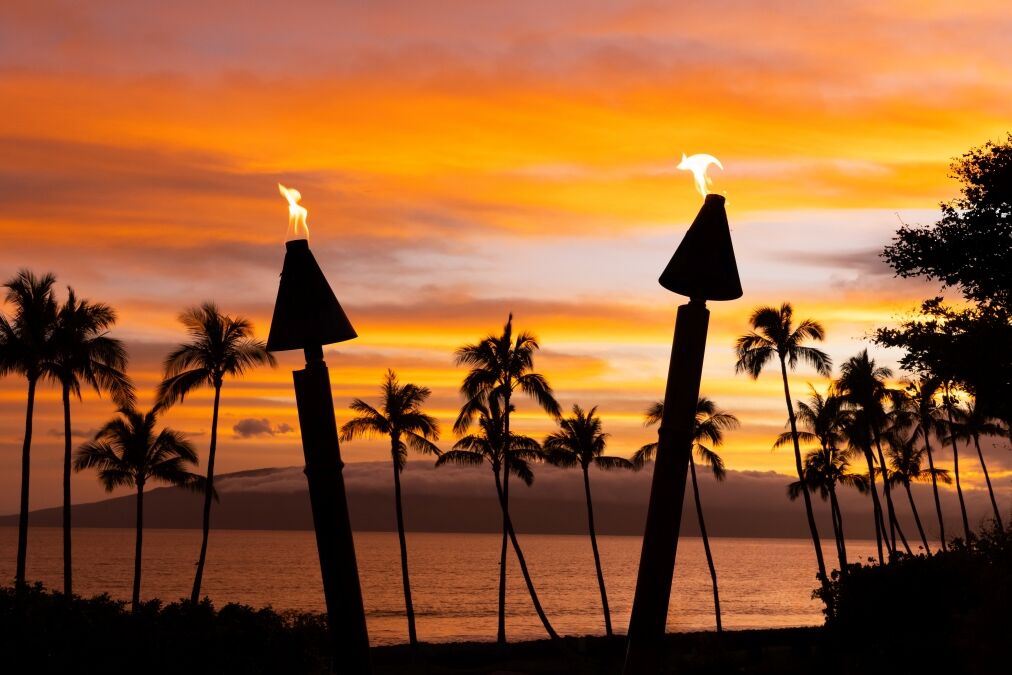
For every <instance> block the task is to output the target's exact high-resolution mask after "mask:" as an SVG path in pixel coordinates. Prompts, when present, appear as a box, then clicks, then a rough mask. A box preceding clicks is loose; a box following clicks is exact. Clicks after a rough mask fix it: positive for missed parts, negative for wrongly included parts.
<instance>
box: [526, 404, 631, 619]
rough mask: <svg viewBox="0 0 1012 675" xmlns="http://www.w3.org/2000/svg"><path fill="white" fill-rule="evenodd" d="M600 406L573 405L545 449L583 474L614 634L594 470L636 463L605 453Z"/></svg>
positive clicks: (597, 566)
mask: <svg viewBox="0 0 1012 675" xmlns="http://www.w3.org/2000/svg"><path fill="white" fill-rule="evenodd" d="M596 413H597V407H596V406H595V407H593V408H591V409H590V410H588V411H584V410H583V408H581V407H580V406H578V405H574V406H573V414H572V416H571V417H564V418H562V419H560V420H559V427H560V428H559V431H555V432H552V433H551V434H549V435H548V437H547V438H545V442H544V443H542V447H543V449H544V451H545V458H546V460H547V461H548V462H549V463H551V464H554V465H555V466H561V467H567V468H568V467H576V466H578V467H580V469H581V470H582V471H583V489H584V492H585V493H586V496H587V527H588V530H589V532H590V547H591V549H593V551H594V568H595V569H596V570H597V585H598V587H599V588H600V589H601V607H602V609H603V610H604V630H605V633H606V634H607V635H608V636H611V635H612V630H611V612H610V611H609V610H608V594H607V592H606V591H605V588H604V573H603V572H602V571H601V556H600V554H599V553H598V550H597V534H596V532H595V531H594V504H593V500H592V499H591V498H590V471H589V469H590V467H591V466H596V467H598V468H599V469H605V470H610V469H631V468H633V464H632V462H630V461H629V460H628V459H626V458H624V457H610V456H608V455H605V454H604V451H605V449H606V448H607V446H608V434H606V433H604V432H603V431H602V430H601V418H600V417H598V416H597V415H596Z"/></svg>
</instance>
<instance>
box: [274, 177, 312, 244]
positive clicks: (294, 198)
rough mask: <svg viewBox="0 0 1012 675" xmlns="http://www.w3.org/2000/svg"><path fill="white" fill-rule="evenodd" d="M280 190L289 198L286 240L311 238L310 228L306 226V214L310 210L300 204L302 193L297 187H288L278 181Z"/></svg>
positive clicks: (283, 195)
mask: <svg viewBox="0 0 1012 675" xmlns="http://www.w3.org/2000/svg"><path fill="white" fill-rule="evenodd" d="M278 191H279V192H280V193H281V196H282V197H284V198H285V199H287V200H288V234H287V235H286V237H285V241H292V240H294V239H309V228H308V227H307V226H306V214H308V213H309V211H307V210H306V207H304V206H299V201H301V200H302V193H301V192H299V191H298V190H296V189H295V188H286V187H285V186H284V185H282V184H281V183H278Z"/></svg>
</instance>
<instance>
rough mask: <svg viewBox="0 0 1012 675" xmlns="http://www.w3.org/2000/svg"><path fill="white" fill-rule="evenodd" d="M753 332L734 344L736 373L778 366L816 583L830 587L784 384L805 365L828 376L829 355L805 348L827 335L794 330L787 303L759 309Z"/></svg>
mask: <svg viewBox="0 0 1012 675" xmlns="http://www.w3.org/2000/svg"><path fill="white" fill-rule="evenodd" d="M749 324H750V325H751V327H752V330H751V331H750V332H749V333H746V334H745V335H742V336H741V337H739V338H738V340H737V342H736V343H735V353H736V355H737V362H736V363H735V366H734V371H735V372H736V373H746V374H747V375H748V376H749V377H751V378H752V379H753V380H755V379H758V378H759V374H760V373H762V371H763V368H765V367H766V366H767V365H768V364H769V363H770V362H771V361H773V360H776V361H778V362H779V363H780V374H781V377H782V379H783V383H784V400H785V401H786V403H787V419H788V422H789V423H790V425H791V441H792V443H793V445H794V466H795V470H796V471H797V473H798V480H799V481H801V495H802V497H804V501H805V515H806V516H807V517H808V529H809V531H810V532H811V535H812V544H813V545H814V547H815V560H816V563H817V564H818V568H819V572H818V573H819V580H820V582H821V583H822V584H823V585H825V584H827V583H829V576H828V575H827V574H826V562H825V560H824V559H823V557H822V544H821V543H820V541H819V528H818V527H817V526H816V524H815V513H814V512H813V510H812V496H811V494H810V493H809V490H808V484H807V483H806V482H805V472H804V467H803V466H802V461H801V445H800V443H799V441H798V428H797V421H796V419H795V416H794V406H793V405H792V404H791V390H790V386H789V385H788V382H787V369H788V367H790V369H791V370H793V369H794V368H796V367H797V365H798V363H799V362H802V361H803V362H805V363H808V364H809V365H811V366H812V367H813V368H815V371H816V372H817V373H819V374H820V375H824V376H829V373H830V370H831V368H832V365H833V361H832V359H830V358H829V354H826V353H825V352H824V351H821V350H819V349H816V348H814V347H807V346H805V343H806V342H808V341H809V340H818V341H821V340H823V339H824V338H825V335H826V331H825V330H824V329H823V328H822V325H821V324H819V323H818V322H816V321H813V320H811V319H804V320H802V321H800V322H799V323H798V325H797V327H795V326H794V308H793V307H792V306H791V304H790V303H789V302H785V303H783V304H782V305H781V306H780V307H779V308H777V307H758V308H756V309H755V310H753V312H752V315H751V317H749Z"/></svg>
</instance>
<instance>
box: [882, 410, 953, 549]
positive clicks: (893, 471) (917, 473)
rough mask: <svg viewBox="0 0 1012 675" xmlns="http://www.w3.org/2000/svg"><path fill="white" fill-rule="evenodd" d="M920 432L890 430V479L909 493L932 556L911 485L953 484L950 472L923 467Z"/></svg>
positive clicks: (917, 523) (915, 521) (923, 540)
mask: <svg viewBox="0 0 1012 675" xmlns="http://www.w3.org/2000/svg"><path fill="white" fill-rule="evenodd" d="M917 436H918V430H916V429H915V430H914V431H912V432H911V433H910V434H909V435H906V436H905V435H903V434H902V433H900V431H899V430H897V429H892V430H890V431H889V432H888V433H887V434H886V436H885V439H886V443H887V445H888V448H889V449H888V451H887V453H888V455H889V474H888V475H889V478H888V480H889V481H891V482H892V483H893V485H902V486H903V489H904V490H906V493H907V501H909V502H910V511H911V512H912V513H913V514H914V523H916V525H917V532H918V533H919V534H920V535H921V543H922V544H923V545H924V551H925V553H927V554H928V555H931V547H929V546H928V537H927V535H926V534H925V533H924V527H923V526H922V525H921V517H920V515H918V513H917V505H916V504H915V503H914V495H913V493H912V492H911V491H910V483H911V482H915V481H926V480H929V479H930V480H931V481H932V482H937V481H939V480H940V481H942V482H943V483H946V484H948V483H951V482H952V479H951V478H949V472H948V471H946V470H945V469H934V468H929V469H927V470H925V469H923V468H922V467H921V460H922V459H923V457H924V455H925V448H918V447H917Z"/></svg>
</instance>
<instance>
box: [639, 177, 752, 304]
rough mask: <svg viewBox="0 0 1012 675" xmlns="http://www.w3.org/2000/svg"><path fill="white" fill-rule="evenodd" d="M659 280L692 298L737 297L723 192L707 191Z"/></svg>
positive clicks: (738, 285)
mask: <svg viewBox="0 0 1012 675" xmlns="http://www.w3.org/2000/svg"><path fill="white" fill-rule="evenodd" d="M658 281H659V282H660V284H661V286H663V287H664V288H666V289H668V290H669V291H672V292H674V293H679V294H681V295H686V296H688V297H689V298H692V299H694V300H736V299H738V298H740V297H741V296H742V291H741V280H740V279H739V278H738V263H737V262H736V261H735V259H734V247H733V246H732V245H731V228H730V226H728V224H727V211H725V210H724V197H723V196H721V195H713V194H711V195H706V199H705V200H703V206H702V207H701V208H700V209H699V213H697V214H696V219H695V220H693V221H692V225H690V226H689V230H688V231H687V232H686V233H685V237H683V238H682V243H680V244H679V245H678V248H677V249H676V250H675V254H674V255H673V256H671V261H670V262H669V263H668V266H667V267H665V268H664V272H662V273H661V277H660V279H658Z"/></svg>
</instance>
